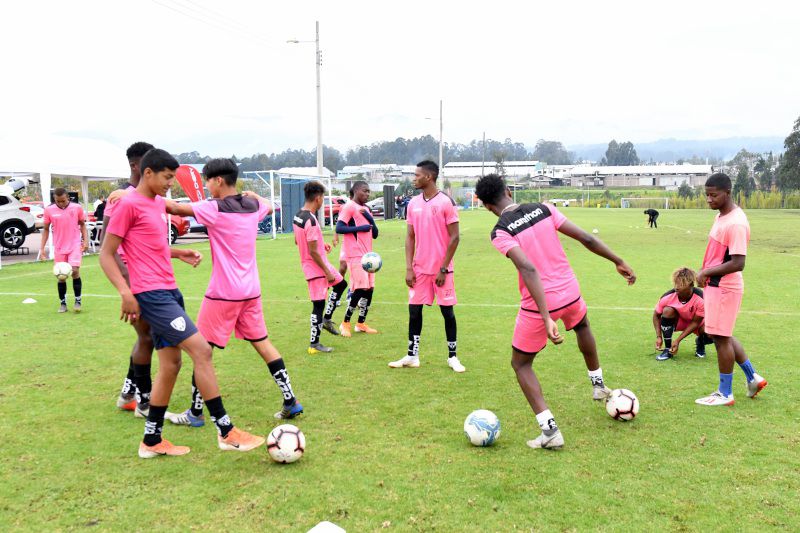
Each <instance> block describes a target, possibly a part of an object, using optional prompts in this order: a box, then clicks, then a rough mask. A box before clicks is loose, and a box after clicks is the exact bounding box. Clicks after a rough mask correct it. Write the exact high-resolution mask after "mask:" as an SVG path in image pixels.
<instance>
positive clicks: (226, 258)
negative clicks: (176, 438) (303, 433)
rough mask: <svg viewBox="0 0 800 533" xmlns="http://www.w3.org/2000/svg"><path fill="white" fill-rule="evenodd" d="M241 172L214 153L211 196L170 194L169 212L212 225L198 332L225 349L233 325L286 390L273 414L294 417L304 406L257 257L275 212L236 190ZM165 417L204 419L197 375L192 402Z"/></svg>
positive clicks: (182, 421) (208, 176)
mask: <svg viewBox="0 0 800 533" xmlns="http://www.w3.org/2000/svg"><path fill="white" fill-rule="evenodd" d="M238 176H239V168H238V167H237V166H236V163H234V162H233V161H231V160H230V159H212V160H211V161H209V162H208V163H206V165H205V167H203V177H204V178H205V180H206V187H207V188H208V191H209V192H210V193H211V196H212V198H211V199H210V200H201V201H199V202H194V203H191V204H179V203H177V202H173V201H171V200H168V201H167V212H169V213H170V214H173V215H180V216H184V217H194V218H195V219H197V221H198V222H200V223H201V224H203V225H204V226H205V227H206V229H207V230H208V240H209V241H210V244H211V262H212V264H213V269H212V271H211V280H210V281H209V283H208V289H207V290H206V295H205V298H203V303H202V304H201V305H200V314H199V315H198V316H197V328H198V329H199V330H200V333H201V334H202V335H203V337H204V338H205V339H206V340H207V341H208V342H209V344H211V345H212V346H214V347H216V348H219V349H220V350H224V349H225V346H226V345H227V344H228V340H229V339H230V337H231V332H232V331H233V332H235V335H236V338H238V339H244V340H246V341H249V342H250V344H252V345H253V348H255V350H256V352H258V355H260V356H261V358H262V359H263V360H264V362H265V363H266V364H267V368H268V369H269V373H270V375H271V376H272V379H273V380H275V383H276V384H277V385H278V388H279V389H280V390H281V394H282V395H283V407H282V408H281V410H280V411H278V412H277V413H275V418H278V419H283V418H294V417H295V416H297V415H299V414H300V413H302V412H303V406H302V405H300V403H299V402H298V401H297V399H296V398H295V396H294V391H293V390H292V384H291V381H290V380H289V373H288V372H287V371H286V365H285V364H284V362H283V358H282V357H281V354H280V353H279V352H278V350H277V349H275V346H273V344H272V342H270V340H269V339H268V338H267V335H268V334H267V326H266V325H265V324H264V311H263V309H262V306H261V282H260V281H259V277H258V264H257V263H256V234H257V233H258V221H259V220H261V219H262V218H264V217H265V216H267V215H268V214H269V213H270V212H271V207H270V205H269V204H268V203H267V201H266V200H264V199H263V198H260V197H259V196H258V195H256V194H254V193H251V192H246V193H244V195H242V194H238V193H237V192H236V180H237V178H238ZM167 418H168V419H169V421H170V422H172V423H173V424H179V425H186V426H194V427H198V426H202V425H203V424H204V423H205V420H204V417H203V397H202V395H201V394H200V391H199V390H198V389H197V383H196V379H195V377H194V376H192V404H191V407H190V408H189V409H187V410H186V411H184V412H183V413H180V414H175V415H172V416H168V417H167Z"/></svg>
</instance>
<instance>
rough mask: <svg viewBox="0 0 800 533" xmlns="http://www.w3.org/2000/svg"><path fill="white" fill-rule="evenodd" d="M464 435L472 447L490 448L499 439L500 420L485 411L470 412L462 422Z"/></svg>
mask: <svg viewBox="0 0 800 533" xmlns="http://www.w3.org/2000/svg"><path fill="white" fill-rule="evenodd" d="M464 435H466V437H467V440H468V441H469V442H470V444H472V445H473V446H491V445H492V444H494V441H496V440H497V439H498V438H500V419H498V418H497V416H496V415H495V414H494V413H493V412H491V411H487V410H486V409H478V410H477V411H472V412H471V413H470V414H469V416H468V417H467V419H466V420H464Z"/></svg>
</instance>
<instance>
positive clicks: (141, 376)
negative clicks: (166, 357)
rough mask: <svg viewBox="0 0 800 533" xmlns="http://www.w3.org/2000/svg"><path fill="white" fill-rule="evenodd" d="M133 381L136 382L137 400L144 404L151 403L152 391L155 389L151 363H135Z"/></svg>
mask: <svg viewBox="0 0 800 533" xmlns="http://www.w3.org/2000/svg"><path fill="white" fill-rule="evenodd" d="M133 381H134V383H136V389H137V390H136V400H137V401H138V402H139V404H140V405H141V406H142V408H144V407H147V405H148V404H149V403H150V392H151V390H152V389H153V380H152V378H151V377H150V363H147V364H146V365H137V364H134V365H133Z"/></svg>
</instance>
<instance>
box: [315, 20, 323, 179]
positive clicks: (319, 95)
mask: <svg viewBox="0 0 800 533" xmlns="http://www.w3.org/2000/svg"><path fill="white" fill-rule="evenodd" d="M315 42H316V45H317V174H318V175H319V176H322V167H323V162H322V90H321V86H320V81H319V71H320V67H321V66H322V52H320V50H319V21H317V38H316V41H315Z"/></svg>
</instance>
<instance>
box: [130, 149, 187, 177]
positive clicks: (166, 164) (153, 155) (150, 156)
mask: <svg viewBox="0 0 800 533" xmlns="http://www.w3.org/2000/svg"><path fill="white" fill-rule="evenodd" d="M179 166H180V163H178V161H177V159H175V158H174V157H172V155H170V153H169V152H167V151H166V150H162V149H160V148H153V149H152V150H148V151H147V152H146V153H145V154H144V155H143V156H142V160H141V161H140V162H139V170H140V171H141V173H142V175H144V171H145V170H147V169H148V168H149V169H150V170H152V171H153V172H161V171H162V170H164V169H166V168H168V169H170V170H176V169H177V168H178V167H179Z"/></svg>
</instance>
